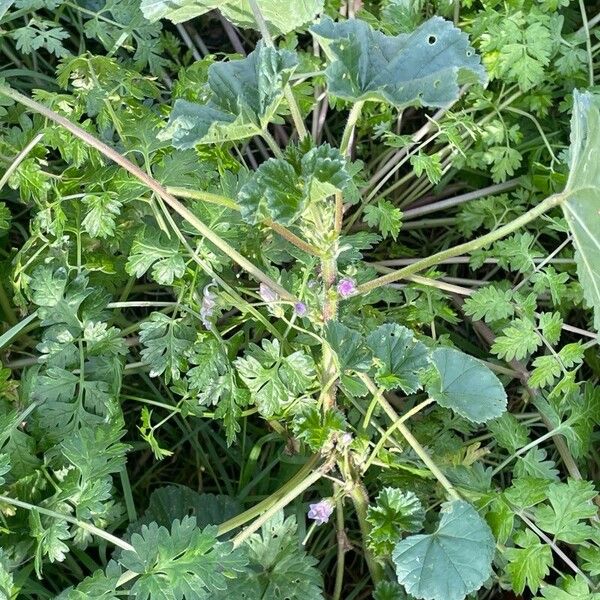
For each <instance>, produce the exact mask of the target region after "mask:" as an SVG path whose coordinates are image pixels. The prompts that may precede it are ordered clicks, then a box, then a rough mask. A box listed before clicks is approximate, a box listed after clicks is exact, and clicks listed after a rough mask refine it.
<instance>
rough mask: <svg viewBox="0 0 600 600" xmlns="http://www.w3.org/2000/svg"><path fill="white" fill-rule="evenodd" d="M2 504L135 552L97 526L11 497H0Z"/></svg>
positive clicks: (131, 547)
mask: <svg viewBox="0 0 600 600" xmlns="http://www.w3.org/2000/svg"><path fill="white" fill-rule="evenodd" d="M0 502H6V504H10V505H12V506H18V507H19V508H24V509H26V510H32V511H35V512H38V513H40V514H42V515H47V516H49V517H52V518H54V519H58V520H63V521H67V523H72V524H73V525H77V527H80V528H81V529H84V530H85V531H89V532H90V533H92V534H94V535H97V536H98V537H100V538H102V539H104V540H106V541H107V542H110V543H111V544H114V545H115V546H118V547H119V548H122V549H123V550H131V551H132V552H135V548H134V547H133V546H132V545H131V544H128V543H127V542H124V541H123V540H122V539H120V538H118V537H116V536H115V535H112V534H111V533H108V532H107V531H104V530H103V529H100V528H98V527H96V526H95V525H91V524H90V523H85V522H84V521H80V520H79V519H75V518H74V517H70V516H69V515H63V514H61V513H57V512H55V511H53V510H49V509H47V508H43V507H41V506H36V505H35V504H29V502H22V501H21V500H17V499H16V498H10V497H9V496H0Z"/></svg>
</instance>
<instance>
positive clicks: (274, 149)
mask: <svg viewBox="0 0 600 600" xmlns="http://www.w3.org/2000/svg"><path fill="white" fill-rule="evenodd" d="M261 137H262V139H263V140H265V142H267V146H269V148H270V149H271V152H272V153H273V154H274V155H275V156H276V157H277V158H281V157H282V156H283V152H282V151H281V148H280V147H279V145H278V144H277V142H276V141H275V139H274V138H273V136H272V135H271V134H270V133H269V132H268V131H267V130H266V129H265V131H263V132H262V135H261Z"/></svg>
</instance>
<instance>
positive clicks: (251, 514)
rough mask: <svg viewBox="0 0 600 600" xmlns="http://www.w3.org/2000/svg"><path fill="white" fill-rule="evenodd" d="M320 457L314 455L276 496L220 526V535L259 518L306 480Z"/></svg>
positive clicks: (271, 496) (266, 499) (272, 495)
mask: <svg viewBox="0 0 600 600" xmlns="http://www.w3.org/2000/svg"><path fill="white" fill-rule="evenodd" d="M318 461H319V456H318V455H314V456H313V457H312V458H311V459H310V460H309V461H308V462H307V463H306V464H305V465H304V466H303V467H302V468H301V469H300V470H299V471H298V472H297V473H296V474H295V475H294V476H293V477H292V478H291V479H290V480H289V481H288V482H287V483H286V484H285V485H283V486H282V487H281V488H280V489H279V490H277V491H276V492H275V493H274V494H271V495H270V496H269V497H268V498H265V499H264V500H262V501H261V502H259V503H258V504H255V505H254V506H252V507H251V508H249V509H248V510H246V511H244V512H243V513H241V514H239V515H237V516H236V517H233V518H232V519H229V520H228V521H225V522H223V523H221V525H219V533H218V535H223V534H225V533H229V532H230V531H233V530H234V529H237V528H238V527H241V526H242V525H245V524H246V523H248V521H251V520H252V519H254V518H256V517H258V516H259V515H261V514H262V513H263V511H265V510H268V509H269V508H270V507H271V506H272V505H273V504H274V503H275V502H277V501H278V500H279V499H280V498H281V497H282V496H284V495H286V494H287V493H288V492H289V491H290V490H293V489H294V488H295V487H296V486H297V485H298V484H300V483H301V482H302V481H304V480H305V479H306V477H307V476H309V475H310V472H311V471H312V470H313V468H314V467H315V465H316V464H317V462H318Z"/></svg>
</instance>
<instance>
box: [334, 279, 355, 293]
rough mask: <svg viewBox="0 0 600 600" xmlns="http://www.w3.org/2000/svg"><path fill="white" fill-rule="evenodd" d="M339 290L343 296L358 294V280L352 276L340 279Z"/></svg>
mask: <svg viewBox="0 0 600 600" xmlns="http://www.w3.org/2000/svg"><path fill="white" fill-rule="evenodd" d="M337 291H338V293H339V295H340V296H341V297H342V298H349V297H350V296H352V295H354V294H356V282H355V281H354V279H351V278H350V277H344V278H343V279H340V280H339V281H338V284H337Z"/></svg>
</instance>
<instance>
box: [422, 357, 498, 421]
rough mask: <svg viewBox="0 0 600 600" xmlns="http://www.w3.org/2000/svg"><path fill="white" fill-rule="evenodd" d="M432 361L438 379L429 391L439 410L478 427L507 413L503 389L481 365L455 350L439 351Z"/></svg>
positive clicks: (496, 379) (432, 383)
mask: <svg viewBox="0 0 600 600" xmlns="http://www.w3.org/2000/svg"><path fill="white" fill-rule="evenodd" d="M432 358H433V364H434V365H435V368H436V370H437V375H438V377H436V378H435V379H434V380H433V381H432V382H431V383H430V385H429V388H428V391H429V394H430V395H431V397H432V398H433V399H434V400H435V401H436V402H437V403H438V404H439V405H440V406H444V407H445V408H451V409H452V410H453V411H455V412H457V413H458V414H459V415H461V416H463V417H465V418H466V419H469V421H473V422H475V423H485V422H486V421H489V420H490V419H494V418H496V417H499V416H500V415H501V414H502V413H503V412H505V411H506V403H507V400H506V392H505V391H504V387H503V385H502V383H500V380H499V379H498V378H497V377H496V375H494V373H492V371H490V369H489V368H488V367H486V366H485V365H484V364H483V363H482V362H481V361H479V360H477V359H476V358H473V357H472V356H469V355H468V354H465V353H464V352H461V351H460V350H455V349H454V348H438V349H437V350H435V351H434V352H433V355H432Z"/></svg>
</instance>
